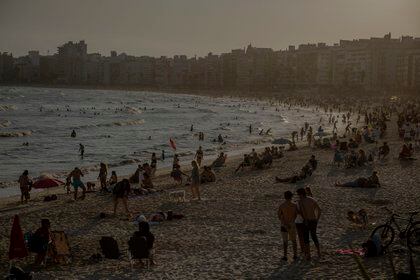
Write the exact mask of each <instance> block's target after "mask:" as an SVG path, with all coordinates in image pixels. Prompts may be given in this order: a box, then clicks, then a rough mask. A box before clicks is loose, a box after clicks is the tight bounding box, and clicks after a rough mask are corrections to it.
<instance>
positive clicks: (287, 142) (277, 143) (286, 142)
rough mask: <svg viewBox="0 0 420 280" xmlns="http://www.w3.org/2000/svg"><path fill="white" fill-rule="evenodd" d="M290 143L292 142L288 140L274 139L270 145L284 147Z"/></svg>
mask: <svg viewBox="0 0 420 280" xmlns="http://www.w3.org/2000/svg"><path fill="white" fill-rule="evenodd" d="M290 143H292V141H290V140H289V139H286V138H279V139H275V140H274V141H273V142H272V144H276V145H286V144H290Z"/></svg>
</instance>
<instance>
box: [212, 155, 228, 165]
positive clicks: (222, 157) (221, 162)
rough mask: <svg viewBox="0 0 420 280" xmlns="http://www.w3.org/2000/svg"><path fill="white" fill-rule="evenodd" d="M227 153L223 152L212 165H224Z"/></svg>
mask: <svg viewBox="0 0 420 280" xmlns="http://www.w3.org/2000/svg"><path fill="white" fill-rule="evenodd" d="M226 158H227V155H225V153H223V152H221V153H220V154H219V156H218V157H217V159H216V160H215V161H213V163H212V164H211V165H210V166H211V167H213V168H214V167H222V166H224V165H225V162H226Z"/></svg>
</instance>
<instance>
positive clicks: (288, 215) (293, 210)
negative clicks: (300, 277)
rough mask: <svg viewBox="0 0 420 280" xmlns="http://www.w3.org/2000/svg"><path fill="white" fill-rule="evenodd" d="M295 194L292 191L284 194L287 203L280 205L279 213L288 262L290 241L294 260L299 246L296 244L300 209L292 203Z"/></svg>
mask: <svg viewBox="0 0 420 280" xmlns="http://www.w3.org/2000/svg"><path fill="white" fill-rule="evenodd" d="M292 197H293V194H292V192H291V191H286V192H285V193H284V198H285V200H286V201H285V202H283V203H282V204H280V206H279V210H278V212H277V214H278V218H279V220H280V222H281V236H282V239H283V253H284V255H283V260H284V261H287V246H288V241H289V240H290V241H292V246H293V259H294V260H295V259H297V244H296V226H295V220H296V217H297V214H298V208H297V205H296V204H295V203H293V202H292Z"/></svg>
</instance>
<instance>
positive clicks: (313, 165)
mask: <svg viewBox="0 0 420 280" xmlns="http://www.w3.org/2000/svg"><path fill="white" fill-rule="evenodd" d="M307 164H308V165H309V166H310V167H311V169H312V171H315V170H316V168H317V166H318V161H317V160H316V158H315V156H314V155H311V158H310V159H309V160H308V163H307Z"/></svg>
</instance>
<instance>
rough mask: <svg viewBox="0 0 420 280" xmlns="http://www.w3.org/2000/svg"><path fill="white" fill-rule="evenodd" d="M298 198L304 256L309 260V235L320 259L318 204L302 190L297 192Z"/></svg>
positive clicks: (319, 214)
mask: <svg viewBox="0 0 420 280" xmlns="http://www.w3.org/2000/svg"><path fill="white" fill-rule="evenodd" d="M297 194H298V196H299V202H298V211H299V213H300V215H301V216H302V218H303V224H304V228H303V240H304V243H305V248H304V252H305V256H306V259H307V260H310V259H311V250H310V245H309V234H310V235H311V238H312V241H313V242H314V244H315V247H316V249H317V252H318V257H321V250H320V246H319V241H318V236H317V234H316V230H317V227H318V221H319V218H320V217H321V208H320V207H319V205H318V203H317V202H316V200H315V199H313V198H312V197H308V196H307V194H306V191H305V189H304V188H299V189H298V190H297Z"/></svg>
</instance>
